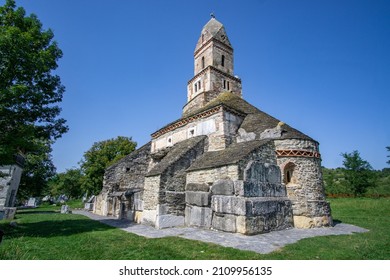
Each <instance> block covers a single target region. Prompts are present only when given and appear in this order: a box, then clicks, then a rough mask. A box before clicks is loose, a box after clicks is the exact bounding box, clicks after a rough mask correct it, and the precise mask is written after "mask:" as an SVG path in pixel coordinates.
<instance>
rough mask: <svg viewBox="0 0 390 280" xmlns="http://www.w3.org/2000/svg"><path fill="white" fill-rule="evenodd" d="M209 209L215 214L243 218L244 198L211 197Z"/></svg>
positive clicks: (244, 211) (244, 212) (245, 206)
mask: <svg viewBox="0 0 390 280" xmlns="http://www.w3.org/2000/svg"><path fill="white" fill-rule="evenodd" d="M211 209H212V210H213V211H214V212H217V213H225V214H235V215H243V216H245V215H246V213H247V202H246V199H245V198H244V197H236V196H226V195H213V196H212V197H211Z"/></svg>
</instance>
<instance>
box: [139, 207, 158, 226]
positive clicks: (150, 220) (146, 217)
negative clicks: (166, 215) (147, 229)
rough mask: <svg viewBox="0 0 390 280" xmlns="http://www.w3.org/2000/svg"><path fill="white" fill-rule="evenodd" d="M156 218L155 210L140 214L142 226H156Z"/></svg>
mask: <svg viewBox="0 0 390 280" xmlns="http://www.w3.org/2000/svg"><path fill="white" fill-rule="evenodd" d="M156 216H157V211H156V210H144V211H143V213H142V222H141V223H142V224H145V225H148V226H155V225H156Z"/></svg>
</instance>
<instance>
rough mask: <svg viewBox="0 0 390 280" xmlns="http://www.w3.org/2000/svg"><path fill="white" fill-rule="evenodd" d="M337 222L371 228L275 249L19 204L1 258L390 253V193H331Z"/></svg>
mask: <svg viewBox="0 0 390 280" xmlns="http://www.w3.org/2000/svg"><path fill="white" fill-rule="evenodd" d="M330 202H331V207H332V211H333V212H332V214H333V218H334V220H335V221H336V222H343V223H350V224H354V225H357V226H361V227H364V228H366V229H369V230H370V231H369V232H367V233H359V234H353V235H342V236H324V237H315V238H309V239H304V240H301V241H299V242H297V243H295V244H291V245H288V246H286V247H284V248H282V249H280V250H278V251H277V252H274V253H271V254H265V255H262V254H257V253H254V252H249V251H240V250H237V249H232V248H225V247H222V246H218V245H214V244H210V243H204V242H200V241H193V240H187V239H182V238H179V237H166V238H159V239H148V238H144V237H140V236H137V235H134V234H131V233H127V232H124V231H122V230H120V229H117V228H113V227H110V226H107V225H104V224H101V223H99V222H97V221H93V220H89V219H88V218H86V217H84V216H81V215H74V214H59V213H58V209H59V207H58V206H57V207H53V206H45V207H39V208H36V209H28V210H18V212H17V215H16V220H15V221H16V222H17V223H18V226H17V227H15V228H13V227H10V226H9V221H0V228H2V229H3V230H4V231H5V234H6V235H5V236H4V239H3V242H2V243H1V245H0V259H38V260H51V259H71V260H86V259H93V260H97V259H103V260H111V259H112V260H119V259H137V260H141V259H149V260H150V259H153V260H162V259H164V260H166V259H190V260H194V259H199V260H202V259H218V260H222V259H306V260H310V259H314V260H318V259H353V260H366V259H374V260H378V259H387V260H388V259H390V198H380V199H370V198H357V199H352V198H338V199H331V200H330Z"/></svg>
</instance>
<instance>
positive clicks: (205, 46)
mask: <svg viewBox="0 0 390 280" xmlns="http://www.w3.org/2000/svg"><path fill="white" fill-rule="evenodd" d="M233 62H234V61H233V47H232V45H231V44H230V41H229V38H228V36H227V34H226V31H225V28H224V26H223V25H222V23H220V22H219V21H217V20H216V19H215V17H214V16H213V15H212V16H211V19H210V20H209V22H208V23H207V24H206V25H205V26H204V27H203V29H202V32H201V34H200V37H199V40H198V43H197V44H196V48H195V52H194V77H193V78H192V79H191V80H189V81H188V85H187V104H186V105H185V106H184V108H183V115H190V114H191V113H192V112H194V111H197V110H198V109H201V108H202V107H203V106H204V105H206V104H207V103H208V102H209V101H211V100H213V99H214V98H216V97H217V96H218V95H219V94H220V93H223V92H232V93H234V94H236V95H238V96H240V97H241V80H240V79H239V78H238V77H237V76H234V74H233V73H234V72H233V66H234V63H233Z"/></svg>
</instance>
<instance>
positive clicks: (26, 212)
mask: <svg viewBox="0 0 390 280" xmlns="http://www.w3.org/2000/svg"><path fill="white" fill-rule="evenodd" d="M56 213H60V211H59V210H45V211H23V210H18V212H17V213H16V215H17V216H18V215H20V214H22V215H28V214H56Z"/></svg>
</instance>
